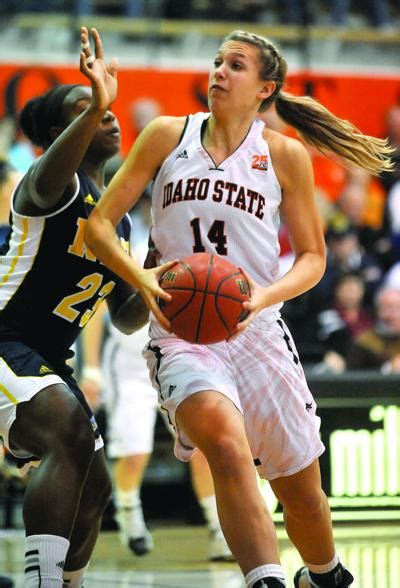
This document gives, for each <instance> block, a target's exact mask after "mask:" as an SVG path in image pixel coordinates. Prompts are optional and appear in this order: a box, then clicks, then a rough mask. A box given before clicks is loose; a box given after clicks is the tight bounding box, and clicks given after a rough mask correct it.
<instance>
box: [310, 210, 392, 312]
mask: <svg viewBox="0 0 400 588" xmlns="http://www.w3.org/2000/svg"><path fill="white" fill-rule="evenodd" d="M326 243H327V248H328V251H327V262H326V271H325V274H324V276H323V278H322V280H321V281H320V282H319V283H318V284H317V285H316V286H315V287H314V288H313V289H312V290H311V294H310V299H311V303H312V306H313V307H314V308H316V309H321V308H328V307H330V306H331V305H332V304H333V295H334V288H335V284H336V283H337V281H338V280H339V278H340V277H341V276H343V275H345V274H348V273H349V272H357V273H359V274H360V275H361V276H362V278H363V281H364V284H365V299H366V303H367V304H371V303H372V300H373V296H374V293H375V291H376V289H377V287H378V285H379V284H380V282H381V280H382V276H383V272H382V269H381V266H380V264H379V261H378V259H377V258H376V257H374V256H373V255H371V254H370V253H367V252H366V251H365V250H364V249H363V247H362V246H361V245H360V241H359V239H358V235H357V231H356V230H355V229H354V227H352V226H351V225H350V224H349V223H348V222H345V224H343V225H333V226H331V227H330V228H329V229H328V231H327V233H326Z"/></svg>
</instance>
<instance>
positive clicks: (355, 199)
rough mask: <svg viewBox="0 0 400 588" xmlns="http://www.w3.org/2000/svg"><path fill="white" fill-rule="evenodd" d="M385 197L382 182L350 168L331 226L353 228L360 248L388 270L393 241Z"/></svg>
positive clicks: (333, 213) (332, 215) (391, 261)
mask: <svg viewBox="0 0 400 588" xmlns="http://www.w3.org/2000/svg"><path fill="white" fill-rule="evenodd" d="M385 205H386V195H385V191H384V189H383V188H382V185H381V184H380V183H379V181H378V180H377V179H376V178H375V177H373V176H371V174H369V173H368V172H366V171H365V170H361V169H360V170H359V169H356V168H355V167H351V168H349V169H348V170H347V181H346V184H345V186H344V188H343V190H342V193H341V195H340V197H339V199H338V200H337V202H336V204H335V208H334V210H333V212H332V214H331V217H330V219H329V225H330V226H333V227H339V228H341V227H343V226H346V225H348V224H350V225H352V226H353V228H354V230H355V231H356V232H357V236H358V240H359V242H360V245H361V247H362V248H363V249H364V250H365V251H366V252H367V253H369V254H371V255H373V256H375V257H376V258H377V259H378V261H379V263H380V264H381V267H382V269H383V270H384V271H386V270H387V269H388V268H389V267H390V266H391V265H392V263H393V258H392V255H393V254H392V241H391V235H390V232H389V229H388V227H387V224H385V221H384V211H385Z"/></svg>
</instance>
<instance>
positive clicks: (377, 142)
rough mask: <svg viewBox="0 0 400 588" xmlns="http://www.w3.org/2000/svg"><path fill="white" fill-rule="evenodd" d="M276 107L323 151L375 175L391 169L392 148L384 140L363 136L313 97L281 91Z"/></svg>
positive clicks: (308, 141)
mask: <svg viewBox="0 0 400 588" xmlns="http://www.w3.org/2000/svg"><path fill="white" fill-rule="evenodd" d="M275 107H276V111H277V113H278V114H279V116H280V117H281V118H282V119H283V120H284V121H285V122H287V123H288V124H289V125H291V126H293V127H294V128H295V129H296V130H297V131H298V132H299V134H300V135H301V136H302V137H303V138H304V140H305V141H306V142H307V143H309V144H310V145H313V146H314V147H316V148H317V149H318V150H319V151H321V152H322V153H324V154H328V153H330V152H331V153H336V154H337V155H340V156H341V157H343V158H344V159H346V160H348V161H351V162H352V163H355V164H356V165H358V166H359V167H362V168H364V169H365V170H367V171H368V172H370V173H371V174H374V175H378V174H379V173H380V172H383V171H390V170H392V169H393V162H392V161H391V159H390V155H391V154H392V153H393V151H394V149H393V148H392V147H391V146H390V145H389V142H388V140H387V139H378V138H376V137H370V136H368V135H364V134H363V133H361V131H359V130H358V129H357V128H356V127H355V126H354V125H353V124H352V123H350V122H349V121H347V120H344V119H342V118H339V117H337V116H335V115H334V114H333V113H332V112H330V111H329V110H328V109H327V108H325V106H322V104H320V103H319V102H318V101H317V100H315V99H314V98H310V97H309V96H293V95H292V94H289V93H287V92H280V93H279V94H278V96H277V98H276V100H275Z"/></svg>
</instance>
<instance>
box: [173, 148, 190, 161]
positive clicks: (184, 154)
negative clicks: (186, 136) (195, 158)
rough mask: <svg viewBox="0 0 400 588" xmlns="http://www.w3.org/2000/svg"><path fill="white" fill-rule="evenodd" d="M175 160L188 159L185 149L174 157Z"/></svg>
mask: <svg viewBox="0 0 400 588" xmlns="http://www.w3.org/2000/svg"><path fill="white" fill-rule="evenodd" d="M176 159H189V155H188V154H187V151H186V149H184V150H183V151H182V152H181V153H179V155H177V156H176Z"/></svg>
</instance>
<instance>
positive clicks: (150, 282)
mask: <svg viewBox="0 0 400 588" xmlns="http://www.w3.org/2000/svg"><path fill="white" fill-rule="evenodd" d="M177 263H178V260H177V259H175V260H174V261H168V262H167V263H163V264H162V265H160V266H159V267H155V268H152V269H147V270H144V271H143V272H142V274H141V279H140V285H139V290H140V293H141V295H142V297H143V300H144V301H145V303H146V305H147V308H148V309H149V310H150V312H152V313H153V314H154V316H155V318H156V319H157V320H158V322H159V323H160V325H161V326H162V327H163V328H164V329H165V330H166V331H168V333H171V332H172V329H171V323H170V322H169V320H168V319H167V318H166V317H165V316H164V314H163V313H162V312H161V309H160V307H159V306H158V304H157V298H161V299H162V300H166V301H169V300H171V295H170V294H168V292H165V290H163V289H162V288H161V287H160V284H159V281H160V278H161V276H162V275H163V274H164V273H165V272H166V271H168V270H169V269H171V268H172V267H173V266H174V265H176V264H177Z"/></svg>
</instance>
